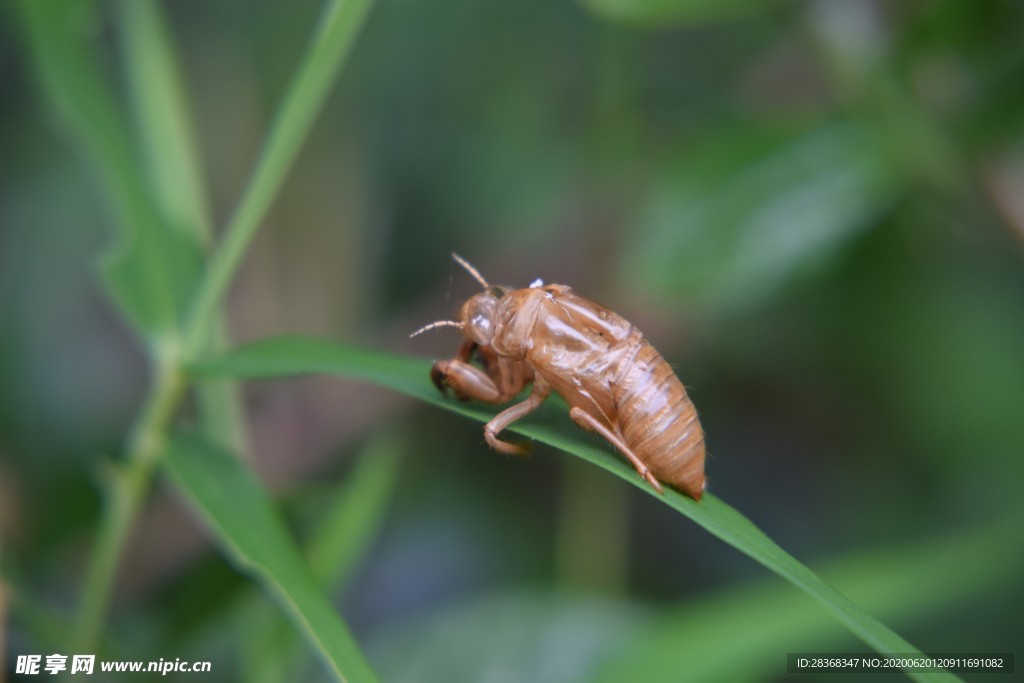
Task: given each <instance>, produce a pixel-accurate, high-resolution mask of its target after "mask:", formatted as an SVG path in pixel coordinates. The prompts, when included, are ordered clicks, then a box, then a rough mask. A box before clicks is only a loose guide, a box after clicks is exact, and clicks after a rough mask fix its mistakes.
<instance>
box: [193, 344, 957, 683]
mask: <svg viewBox="0 0 1024 683" xmlns="http://www.w3.org/2000/svg"><path fill="white" fill-rule="evenodd" d="M429 368H430V362H429V361H427V360H419V359H415V358H406V357H400V356H394V355H390V354H384V353H379V352H375V351H369V350H365V349H359V348H353V347H349V346H343V345H339V344H334V343H330V342H326V341H320V340H316V339H309V338H302V337H282V338H272V339H268V340H264V341H260V342H256V343H254V344H250V345H247V346H243V347H241V348H239V349H236V350H234V351H232V352H229V353H228V354H227V355H225V356H222V357H220V358H216V359H211V360H208V361H205V362H202V363H198V364H196V365H195V366H193V367H192V369H191V371H192V372H194V373H196V374H198V375H201V376H207V377H217V376H230V377H249V378H256V377H275V376H281V375H291V374H300V373H312V372H320V373H330V374H337V375H342V376H345V377H349V378H352V379H362V380H368V381H371V382H374V383H375V384H379V385H382V386H386V387H389V388H391V389H395V390H397V391H401V392H403V393H406V394H409V395H411V396H415V397H417V398H420V399H423V400H426V401H428V402H430V403H433V404H435V405H441V406H443V407H445V408H446V409H448V410H451V411H453V412H456V413H460V414H462V415H467V416H469V417H473V418H475V419H477V420H480V421H485V420H487V419H489V418H490V417H491V416H492V415H493V411H487V410H482V409H480V408H478V407H473V406H467V405H465V404H462V403H458V402H456V401H448V400H445V399H443V398H442V397H441V396H440V395H439V393H438V392H437V391H436V389H435V388H434V387H433V386H432V385H431V384H430V381H429ZM549 405H550V406H551V407H550V408H549V409H548V410H546V411H538V413H535V414H534V415H533V416H531V417H530V418H527V419H525V420H522V421H520V422H518V423H516V424H515V425H514V426H513V427H511V429H513V430H514V431H517V432H519V433H522V434H525V435H526V436H529V437H532V438H534V439H537V440H539V441H543V442H544V443H547V444H550V445H552V446H555V447H556V448H559V449H561V450H564V451H566V452H567V453H571V454H573V455H576V456H578V457H580V458H583V459H584V460H587V461H588V462H591V463H593V464H595V465H597V466H598V467H601V468H603V469H605V470H608V471H609V472H612V473H613V474H615V475H616V476H618V477H620V478H622V479H624V480H626V481H628V482H630V483H632V484H633V485H635V486H638V487H639V488H640V489H641V490H643V491H645V492H646V493H648V494H650V495H653V496H655V497H657V498H658V499H659V500H661V501H662V502H664V503H665V504H667V505H669V506H671V507H672V508H674V509H676V510H677V511H679V512H680V513H682V514H683V515H685V516H687V517H689V518H690V519H692V520H693V521H695V522H696V523H697V524H699V525H700V526H702V527H704V528H705V529H706V530H707V531H709V532H711V533H712V534H713V535H715V536H717V537H718V538H720V539H721V540H723V541H725V542H726V543H728V544H729V545H732V546H733V547H735V548H737V549H738V550H740V551H741V552H743V553H746V554H747V555H749V556H750V557H752V558H753V559H755V560H757V561H758V562H760V563H761V564H763V565H764V566H765V567H767V568H768V569H770V570H772V571H773V572H775V573H776V574H778V575H779V576H781V577H783V578H784V579H786V580H787V581H790V582H791V583H792V584H794V585H795V586H797V587H798V588H800V589H801V590H803V591H804V592H806V593H807V594H808V595H810V596H811V597H812V598H814V599H815V600H817V601H818V602H819V603H820V604H821V605H822V606H823V607H824V608H825V609H826V610H827V611H828V612H829V613H830V614H832V616H833V617H835V618H836V619H837V620H838V621H839V622H840V623H842V624H843V625H844V626H846V627H847V628H848V629H849V630H850V631H851V632H852V633H853V634H854V635H856V636H857V637H858V638H860V639H861V640H863V641H864V642H865V643H867V644H868V645H869V646H871V647H872V648H874V649H875V650H877V651H878V652H880V653H918V652H919V651H918V650H917V648H915V647H914V646H913V645H911V644H910V643H909V642H907V641H906V640H905V639H903V638H901V637H900V636H899V635H897V634H896V633H894V632H893V631H892V630H890V629H889V628H888V627H886V626H885V625H883V624H882V623H881V622H879V621H878V620H877V619H874V618H873V617H871V616H870V615H868V614H867V613H866V612H864V611H863V610H862V609H861V608H860V607H858V606H857V605H856V604H854V603H853V602H852V601H851V600H850V599H849V598H847V597H846V596H844V595H843V594H842V593H840V592H839V591H837V590H836V589H835V588H833V587H832V586H831V585H829V584H828V583H826V582H825V581H824V580H822V579H821V577H819V576H818V575H817V574H815V573H814V572H812V571H811V570H810V569H808V568H807V567H806V566H804V565H803V564H801V563H800V562H799V561H797V560H796V559H795V558H793V557H792V556H791V555H789V554H788V553H786V552H785V551H784V550H783V549H782V548H780V547H779V546H778V545H777V544H776V543H775V542H774V541H772V540H771V539H770V538H768V537H767V536H766V535H765V534H764V533H763V532H762V531H761V530H760V529H758V528H757V527H756V526H755V525H754V524H753V523H752V522H751V521H750V520H748V519H747V518H746V517H744V516H743V515H742V514H740V513H739V512H738V511H736V510H735V509H733V508H732V507H730V506H729V505H728V504H727V503H725V502H724V501H722V500H720V499H718V498H717V497H716V496H714V495H712V494H710V493H705V495H704V499H703V500H702V501H701V502H699V503H698V502H696V501H694V500H692V499H690V498H687V497H686V496H684V495H682V494H680V493H678V492H676V491H673V490H671V489H667V490H666V493H665V495H664V496H659V495H658V494H657V493H655V492H654V491H653V489H651V487H650V486H648V485H646V484H645V483H644V482H643V481H642V480H640V478H639V477H638V476H637V474H636V472H635V471H634V470H633V469H632V468H631V467H630V466H629V465H627V464H626V463H625V461H624V460H623V459H622V458H619V457H617V456H616V455H614V454H613V453H612V452H611V451H610V450H609V449H608V448H607V447H599V446H597V445H596V444H595V443H594V442H593V441H591V440H589V439H588V438H587V437H586V436H585V435H584V434H583V432H581V431H580V430H579V429H577V428H575V427H574V426H572V425H571V423H570V422H569V420H568V419H567V418H565V416H564V415H558V414H557V413H556V411H555V410H553V407H554V406H553V405H552V402H550V401H549ZM911 676H912V677H913V678H915V679H916V680H921V681H938V680H955V677H951V676H946V675H941V674H911Z"/></svg>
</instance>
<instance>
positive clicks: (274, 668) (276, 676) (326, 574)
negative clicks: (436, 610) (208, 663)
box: [242, 432, 406, 683]
mask: <svg viewBox="0 0 1024 683" xmlns="http://www.w3.org/2000/svg"><path fill="white" fill-rule="evenodd" d="M405 450H406V446H405V442H404V440H403V439H402V438H400V437H399V436H397V435H396V434H394V433H393V432H384V433H381V434H378V435H376V436H373V437H371V438H370V440H369V441H368V443H367V445H366V446H365V447H364V449H363V450H362V452H361V453H359V454H358V456H357V458H356V465H355V468H354V469H353V471H352V472H351V473H350V474H349V476H348V478H347V479H346V480H345V482H344V483H343V485H342V486H341V487H340V490H339V491H334V492H333V495H332V501H333V502H332V504H331V505H330V507H329V509H328V510H327V511H326V513H325V514H324V515H323V516H322V517H321V518H320V520H319V521H318V523H317V525H316V528H315V529H314V530H313V533H312V535H311V537H310V539H309V541H308V542H307V543H306V544H305V545H306V548H307V553H306V554H307V556H308V557H309V563H310V566H311V568H312V569H313V574H314V575H315V576H316V577H317V579H318V580H319V581H320V583H321V585H323V586H324V587H325V588H326V589H327V590H329V591H332V592H337V591H339V590H343V589H344V588H345V586H346V585H347V584H348V581H349V579H350V578H351V576H352V574H353V573H354V571H355V569H356V567H357V566H358V564H359V562H360V561H361V560H362V559H363V558H364V557H365V555H366V552H367V550H368V549H369V546H370V543H371V541H372V540H373V539H374V538H375V537H376V536H377V532H378V531H379V530H380V528H381V526H382V525H383V523H384V516H385V514H386V513H387V510H388V507H389V506H388V504H389V503H390V501H391V494H392V493H393V491H394V486H395V483H396V482H397V480H398V464H399V459H400V458H401V456H402V454H403V453H404V452H405ZM250 598H251V596H250ZM266 607H267V605H266V602H265V601H264V600H259V601H258V602H255V601H254V600H252V599H250V600H249V601H247V602H246V603H245V604H244V605H243V606H242V614H243V617H242V620H243V623H246V624H249V625H250V626H251V628H250V629H249V633H248V636H247V638H246V641H247V642H246V645H247V647H248V652H249V654H247V655H246V656H245V659H244V661H243V664H242V666H243V671H244V673H245V675H244V676H243V678H244V679H245V680H247V681H250V683H263V682H265V683H273V682H276V681H287V680H291V679H294V678H295V673H296V672H298V671H301V670H302V665H303V661H304V660H303V659H302V656H301V655H302V652H301V650H300V649H299V645H300V643H299V642H298V640H297V638H295V632H294V631H293V630H286V628H285V627H287V624H285V623H283V622H282V621H281V620H279V619H276V618H274V616H272V615H268V614H267V613H266V609H265V608H266Z"/></svg>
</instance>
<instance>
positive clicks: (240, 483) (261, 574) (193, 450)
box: [164, 435, 377, 683]
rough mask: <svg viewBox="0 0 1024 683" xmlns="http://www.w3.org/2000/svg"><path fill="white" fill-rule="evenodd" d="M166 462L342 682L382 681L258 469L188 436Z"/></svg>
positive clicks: (238, 559)
mask: <svg viewBox="0 0 1024 683" xmlns="http://www.w3.org/2000/svg"><path fill="white" fill-rule="evenodd" d="M164 464H165V467H166V468H167V470H168V472H169V473H170V475H171V477H172V479H173V481H174V483H175V485H176V488H177V489H178V490H179V491H181V492H182V493H183V494H184V495H185V496H186V497H187V498H188V499H189V501H190V502H191V504H192V507H193V508H194V509H195V511H196V512H197V513H198V515H199V516H200V518H202V520H203V521H204V523H205V524H206V525H207V526H208V527H209V528H210V530H211V531H212V532H213V533H214V535H215V537H216V539H217V541H218V542H219V544H220V545H221V546H222V547H223V548H224V549H225V550H226V551H227V553H228V554H229V556H230V557H231V558H233V560H234V562H235V564H236V565H237V566H238V567H239V568H240V569H242V570H243V571H245V572H247V573H249V574H251V575H253V576H254V577H255V578H256V579H257V580H258V581H260V582H261V583H262V584H263V585H264V587H265V588H266V589H267V591H268V592H269V593H270V594H271V595H272V596H273V597H274V598H276V599H277V600H278V602H279V603H280V604H281V606H282V608H283V609H284V611H285V612H286V613H287V614H288V616H289V617H291V619H292V621H293V622H294V623H295V625H296V627H297V628H298V629H299V630H300V631H302V632H303V633H304V634H305V636H306V637H307V639H308V640H309V642H310V644H311V645H312V646H313V648H314V649H315V651H316V652H317V654H318V655H319V656H320V657H321V659H322V660H323V662H324V664H325V666H326V667H327V668H328V670H329V671H331V672H332V673H333V674H334V675H335V676H336V678H337V679H338V680H341V681H352V682H354V683H358V682H360V681H376V680H377V677H376V676H375V675H374V673H373V671H372V670H371V669H370V666H369V664H368V663H367V662H366V660H365V659H364V658H363V655H362V652H360V650H359V646H358V645H357V644H356V642H355V640H354V639H353V637H352V635H351V633H350V632H349V630H348V627H347V626H346V625H345V623H344V622H343V621H342V620H341V618H340V617H339V616H338V613H337V611H336V610H335V608H334V606H333V605H332V604H331V602H330V600H328V599H327V596H326V595H325V593H324V590H323V589H322V588H321V586H320V583H319V582H318V581H317V579H316V578H315V577H314V575H313V572H312V571H311V570H310V568H309V565H308V564H306V562H305V561H304V560H303V559H302V557H301V555H300V553H299V551H298V549H297V548H296V546H295V543H294V542H293V541H292V539H291V537H290V536H289V534H288V532H287V531H286V529H285V527H284V524H283V523H282V522H281V519H280V517H279V516H278V515H277V513H276V511H275V510H274V507H273V505H272V503H271V502H270V500H269V498H268V497H267V494H266V492H265V491H264V490H263V488H262V486H261V485H260V483H259V482H258V481H257V480H256V478H255V477H254V476H253V475H252V473H251V472H250V471H249V470H248V469H246V468H245V467H244V466H243V465H242V464H241V463H240V462H239V460H238V459H237V458H234V457H232V455H231V454H229V453H226V452H224V451H223V450H221V449H220V448H218V447H216V446H214V445H213V444H211V443H209V442H207V441H206V440H204V439H201V438H199V437H196V436H188V435H179V436H177V437H175V438H174V439H173V440H172V442H171V444H170V447H169V449H168V452H167V454H166V458H165V460H164Z"/></svg>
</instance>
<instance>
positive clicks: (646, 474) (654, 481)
mask: <svg viewBox="0 0 1024 683" xmlns="http://www.w3.org/2000/svg"><path fill="white" fill-rule="evenodd" d="M644 479H646V480H647V483H648V484H650V485H651V486H653V487H654V490H655V491H657V492H658V493H660V494H661V495H663V496H664V495H665V489H664V488H662V486H661V482H660V481H658V480H657V479H656V478H655V477H654V475H653V474H651V472H650V471H649V470H648V471H647V472H644Z"/></svg>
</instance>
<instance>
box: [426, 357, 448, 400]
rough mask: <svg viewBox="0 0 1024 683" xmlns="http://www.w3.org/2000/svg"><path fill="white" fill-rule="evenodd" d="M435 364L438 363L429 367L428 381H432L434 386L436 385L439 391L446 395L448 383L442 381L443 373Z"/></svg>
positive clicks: (443, 378)
mask: <svg viewBox="0 0 1024 683" xmlns="http://www.w3.org/2000/svg"><path fill="white" fill-rule="evenodd" d="M437 366H438V364H437V363H434V367H432V368H430V381H432V382H433V383H434V386H435V387H437V388H438V389H439V390H440V391H441V393H442V394H444V395H445V396H447V395H448V385H447V384H446V383H445V381H444V380H445V375H444V373H443V372H441V369H440V368H439V367H437Z"/></svg>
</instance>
